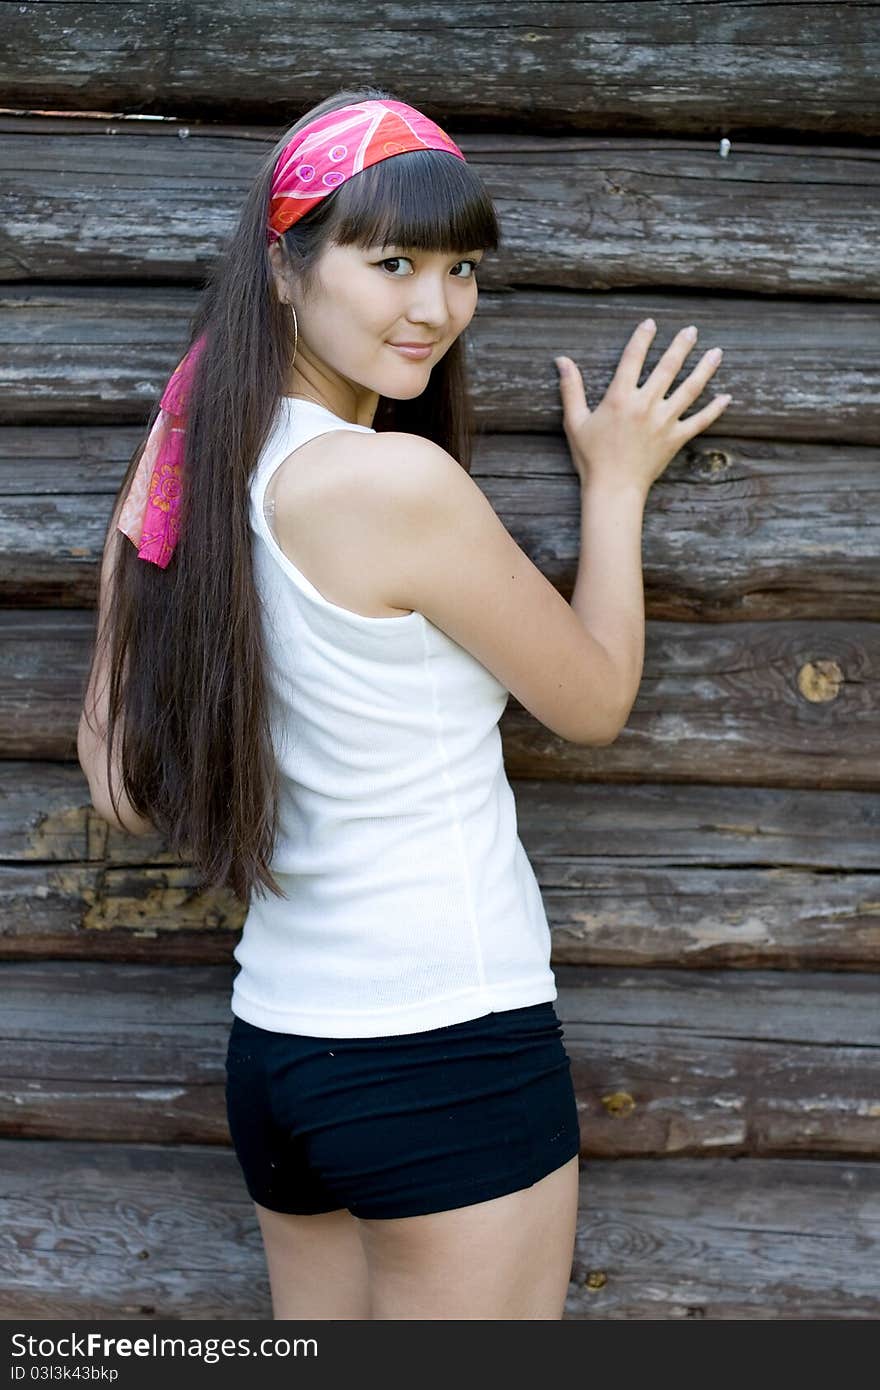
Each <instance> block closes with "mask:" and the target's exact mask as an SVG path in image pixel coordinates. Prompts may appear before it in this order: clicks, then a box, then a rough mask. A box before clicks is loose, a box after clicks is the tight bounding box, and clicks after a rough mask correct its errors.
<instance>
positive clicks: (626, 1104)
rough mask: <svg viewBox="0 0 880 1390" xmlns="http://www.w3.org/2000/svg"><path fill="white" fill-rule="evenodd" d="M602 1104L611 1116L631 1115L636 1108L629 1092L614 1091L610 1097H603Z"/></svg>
mask: <svg viewBox="0 0 880 1390" xmlns="http://www.w3.org/2000/svg"><path fill="white" fill-rule="evenodd" d="M602 1104H603V1105H604V1106H605V1109H606V1110H607V1111H608V1113H609V1115H629V1114H630V1113H631V1112H632V1111H633V1110H635V1108H636V1103H635V1101H634V1100H633V1098H632V1096H631V1095H630V1093H629V1091H613V1092H612V1093H611V1095H610V1096H603V1097H602Z"/></svg>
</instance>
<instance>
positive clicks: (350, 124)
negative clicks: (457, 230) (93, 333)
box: [117, 101, 464, 569]
mask: <svg viewBox="0 0 880 1390" xmlns="http://www.w3.org/2000/svg"><path fill="white" fill-rule="evenodd" d="M410 150H445V151H446V152H447V153H448V154H454V155H456V156H457V158H459V159H464V155H463V154H462V152H461V150H460V149H459V148H458V146H457V145H456V144H455V142H454V141H453V140H451V139H450V138H449V136H448V135H447V134H446V132H445V131H444V130H442V129H441V128H440V126H439V125H437V124H436V123H435V122H434V121H432V120H431V119H430V118H429V117H428V116H425V115H423V114H422V112H421V111H417V110H416V109H415V107H413V106H407V104H406V103H405V102H403V101H360V102H355V103H353V104H351V105H350V106H340V107H337V108H336V110H335V111H328V112H327V113H326V114H325V115H323V116H318V117H317V118H316V119H315V120H314V121H310V122H309V124H308V125H306V126H304V127H303V128H302V129H301V130H298V131H297V133H296V134H295V135H294V136H293V137H292V138H291V139H290V140H289V141H288V143H287V144H286V145H285V146H284V149H283V150H282V151H281V153H280V154H279V156H278V158H277V160H276V161H275V169H274V172H273V174H272V182H271V185H270V189H269V215H268V219H267V223H266V241H267V243H268V244H269V245H271V244H272V243H273V242H275V241H277V240H278V238H279V237H280V236H282V235H283V234H284V232H286V231H287V229H288V227H292V226H293V224H294V222H298V221H299V219H300V218H301V217H305V215H306V213H307V212H309V211H311V209H312V208H313V207H315V205H316V204H317V203H319V202H320V201H321V199H322V198H326V197H327V196H328V195H329V194H330V193H333V192H334V191H335V189H337V188H338V187H339V185H340V184H341V183H344V182H345V180H346V179H350V178H352V177H353V176H354V175H355V174H359V173H360V171H361V170H362V169H366V168H367V167H368V166H369V165H371V164H378V163H379V161H380V160H383V159H390V158H392V156H394V155H396V154H406V153H408V151H410ZM204 345H205V335H204V334H202V335H201V336H200V337H199V338H197V339H196V341H195V342H194V343H193V345H192V347H191V348H190V349H189V352H188V353H187V354H186V356H185V357H183V358H182V360H181V361H180V362H179V363H178V364H177V366H176V367H175V369H174V371H173V372H172V373H171V377H170V378H169V381H168V384H167V386H166V387H165V390H164V392H163V394H162V400H161V402H160V410H159V414H158V416H157V417H156V421H155V423H154V425H153V428H152V429H151V430H150V434H149V438H148V439H147V443H146V446H145V448H144V452H143V454H142V455H141V458H140V462H139V463H138V466H137V470H136V472H135V475H134V478H133V479H132V483H131V487H130V488H129V490H128V494H127V496H126V498H125V501H124V503H123V505H122V508H121V510H120V513H119V520H118V521H117V529H118V530H120V531H122V532H123V534H124V535H126V536H128V538H129V539H130V540H131V541H132V542H133V543H134V544H135V545H136V546H137V547H138V557H139V558H140V559H141V560H149V561H151V562H152V563H153V564H154V565H158V566H159V567H160V568H161V569H165V568H166V566H167V565H168V563H169V561H170V559H171V556H172V554H173V553H174V547H175V545H176V544H177V540H178V536H179V532H180V498H181V478H182V473H183V459H184V440H185V430H186V403H187V400H188V397H189V392H190V389H191V386H192V379H193V373H194V371H195V367H196V363H197V362H198V359H199V356H200V354H201V352H202V349H203V348H204Z"/></svg>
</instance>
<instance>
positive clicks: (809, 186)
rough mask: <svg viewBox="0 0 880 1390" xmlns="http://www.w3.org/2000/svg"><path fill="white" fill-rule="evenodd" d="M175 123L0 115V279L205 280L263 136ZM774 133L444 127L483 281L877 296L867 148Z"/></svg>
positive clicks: (874, 164)
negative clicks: (484, 196)
mask: <svg viewBox="0 0 880 1390" xmlns="http://www.w3.org/2000/svg"><path fill="white" fill-rule="evenodd" d="M675 109H677V110H680V109H681V108H680V106H679V105H678V93H676V102H675ZM533 122H535V123H537V124H538V125H540V115H539V113H538V112H537V111H534V112H533ZM533 128H534V125H533ZM185 129H186V138H184V139H182V138H181V134H182V128H181V126H180V124H179V123H176V122H174V121H171V122H166V121H157V122H155V123H148V124H147V125H146V126H145V124H144V122H142V121H139V120H128V121H126V120H122V121H108V120H92V119H89V118H87V117H70V118H67V119H63V118H62V119H58V118H54V117H33V116H30V117H28V116H18V117H15V116H0V187H2V188H4V189H5V195H4V197H5V201H6V204H7V207H8V209H9V211H8V215H7V218H6V221H7V225H10V224H11V226H12V228H13V230H14V237H10V239H9V240H8V241H7V242H6V243H4V244H3V245H0V281H16V280H27V281H30V282H34V281H53V280H59V281H67V282H74V281H77V280H99V281H102V282H104V283H105V284H106V282H108V281H112V280H122V281H127V282H129V283H131V282H132V281H135V280H138V279H141V280H156V279H161V280H163V281H164V282H166V283H168V284H170V283H173V282H181V283H184V282H189V283H190V284H195V283H198V282H200V281H201V280H203V279H204V277H205V276H206V275H207V274H208V272H209V271H210V269H211V267H212V265H213V262H214V260H215V258H216V255H217V248H218V247H219V246H222V245H224V244H225V243H226V241H227V240H228V238H229V237H230V236H231V235H232V233H233V232H234V230H235V225H236V222H237V219H238V212H239V207H240V205H241V203H242V202H243V200H244V198H245V196H246V193H247V190H248V188H249V186H250V183H251V181H252V180H253V178H254V176H255V174H256V171H257V168H258V166H259V165H260V163H261V162H262V160H263V159H264V158H265V157H266V155H267V154H268V153H269V152H270V151H271V149H272V148H273V146H274V144H275V141H276V139H277V136H278V130H277V127H265V126H251V127H240V126H224V125H216V126H193V127H186V128H185ZM779 136H780V132H779V131H775V132H774V137H773V143H772V144H771V145H769V146H761V145H760V144H756V143H755V142H754V141H751V142H749V141H741V140H739V139H735V140H734V142H733V144H732V146H731V149H730V151H729V153H728V155H727V156H726V158H724V159H721V158H719V154H718V146H717V141H707V140H706V139H705V132H704V131H700V132H699V136H698V138H697V139H694V140H691V141H687V140H682V139H677V140H667V141H658V139H657V136H656V134H654V135H653V136H652V137H648V138H632V137H629V138H627V137H625V136H617V137H607V136H588V135H582V134H567V135H563V136H547V135H537V134H498V133H492V134H478V133H477V134H462V135H458V134H457V133H456V135H455V138H456V139H457V141H458V143H459V145H460V146H461V149H462V151H463V152H464V154H465V155H466V157H467V159H468V161H469V163H471V164H472V165H473V166H474V168H475V169H476V170H477V172H478V173H479V175H480V177H481V178H482V179H483V181H484V183H485V185H486V188H487V189H488V191H489V194H490V196H491V198H492V200H493V202H494V203H495V207H496V209H497V212H498V216H499V220H500V222H501V227H502V245H501V246H500V247H499V249H498V251H497V252H494V253H491V254H489V255H487V256H486V257H484V259H483V262H482V265H481V267H480V273H479V279H480V285H481V287H482V288H483V289H485V290H497V289H504V288H508V287H511V286H522V285H542V286H545V287H547V286H550V285H553V286H556V287H558V288H565V289H569V290H574V289H578V290H610V289H627V288H640V287H642V286H644V285H651V284H656V285H662V286H664V287H667V288H680V289H682V290H684V291H685V292H688V293H690V294H694V293H695V292H697V291H699V290H709V291H714V290H723V291H724V292H726V293H731V292H736V293H738V294H763V295H783V296H785V295H787V296H792V295H822V296H828V295H832V294H833V295H835V296H837V297H840V298H853V299H876V298H877V297H878V295H880V273H878V270H880V268H878V261H877V246H878V244H880V197H878V191H880V190H878V183H880V157H878V154H877V152H876V150H871V149H858V150H853V149H847V148H845V147H844V148H837V149H835V148H834V147H833V146H830V145H827V144H821V145H816V146H814V147H812V148H809V149H804V147H803V146H802V145H785V144H781V143H779ZM220 169H222V171H223V172H222V196H218V186H219V180H218V170H220ZM133 170H136V171H137V173H136V174H133V173H132V171H133ZM768 186H772V189H773V196H772V197H768V196H767V189H768ZM56 187H61V188H63V189H64V197H63V198H57V199H55V200H54V201H53V204H52V216H51V219H49V218H47V216H46V189H47V188H56ZM524 188H528V216H527V217H526V216H524V215H523V196H522V194H523V189H524ZM585 209H586V216H585ZM536 228H540V236H536V235H535V229H536ZM719 248H723V254H720V255H719Z"/></svg>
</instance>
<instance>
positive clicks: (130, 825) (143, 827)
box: [92, 795, 156, 837]
mask: <svg viewBox="0 0 880 1390" xmlns="http://www.w3.org/2000/svg"><path fill="white" fill-rule="evenodd" d="M92 806H93V807H94V809H95V811H96V813H97V814H98V815H99V816H100V817H101V820H104V821H106V822H107V824H108V825H109V826H110V828H111V830H117V831H119V830H121V831H123V833H124V834H126V835H135V836H138V837H140V836H143V835H154V834H155V833H156V827H155V826H154V825H153V823H152V821H149V820H147V819H146V818H145V817H144V816H139V815H138V814H137V812H136V811H135V810H134V809H133V807H132V806H130V805H129V803H128V802H127V801H126V800H125V798H123V800H122V802H121V803H120V807H119V809H120V812H121V815H117V814H116V812H115V811H114V810H113V807H112V806H111V805H110V804H109V802H105V801H103V800H102V799H101V798H100V797H96V796H94V795H93V796H92Z"/></svg>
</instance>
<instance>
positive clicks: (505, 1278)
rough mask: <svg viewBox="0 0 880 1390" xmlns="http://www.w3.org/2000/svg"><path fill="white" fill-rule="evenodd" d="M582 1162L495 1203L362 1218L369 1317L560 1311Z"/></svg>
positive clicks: (535, 1315)
mask: <svg viewBox="0 0 880 1390" xmlns="http://www.w3.org/2000/svg"><path fill="white" fill-rule="evenodd" d="M578 1176H579V1161H578V1158H577V1156H575V1157H573V1158H571V1159H569V1160H568V1161H567V1162H565V1163H564V1164H562V1165H561V1166H560V1167H559V1168H557V1169H555V1171H553V1172H551V1173H548V1174H547V1175H546V1176H545V1177H543V1178H541V1179H540V1180H539V1181H538V1182H535V1183H533V1184H532V1185H531V1186H530V1187H526V1188H523V1189H521V1190H520V1191H518V1192H510V1193H507V1194H506V1195H505V1196H503V1197H496V1198H493V1199H492V1200H490V1201H486V1202H478V1203H475V1204H474V1205H471V1206H464V1207H457V1208H455V1209H454V1210H450V1211H440V1212H434V1213H431V1214H429V1215H425V1216H409V1217H403V1218H397V1219H387V1218H386V1219H368V1218H363V1217H361V1218H359V1223H360V1226H361V1230H362V1235H363V1241H364V1248H365V1250H366V1257H367V1266H368V1271H369V1287H370V1317H371V1318H372V1319H410V1318H431V1319H437V1318H450V1319H452V1318H454V1319H484V1320H487V1319H514V1318H521V1319H551V1320H552V1319H555V1320H559V1319H561V1318H562V1315H563V1311H564V1307H565V1298H566V1294H567V1291H568V1284H569V1279H570V1276H571V1266H572V1260H573V1258H574V1243H575V1231H576V1226H577V1209H578Z"/></svg>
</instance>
